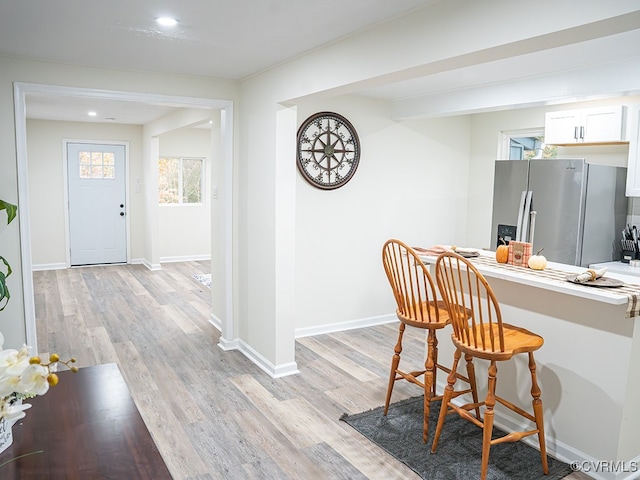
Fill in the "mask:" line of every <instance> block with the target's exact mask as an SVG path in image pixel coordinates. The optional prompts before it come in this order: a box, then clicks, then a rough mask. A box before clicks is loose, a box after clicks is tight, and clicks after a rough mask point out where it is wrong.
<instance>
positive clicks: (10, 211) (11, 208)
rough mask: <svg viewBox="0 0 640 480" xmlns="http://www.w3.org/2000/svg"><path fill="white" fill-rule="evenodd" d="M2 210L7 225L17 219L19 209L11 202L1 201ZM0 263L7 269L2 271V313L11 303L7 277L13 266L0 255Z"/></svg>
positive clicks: (0, 293)
mask: <svg viewBox="0 0 640 480" xmlns="http://www.w3.org/2000/svg"><path fill="white" fill-rule="evenodd" d="M0 210H5V211H6V212H7V225H9V224H10V223H11V221H12V220H13V219H14V218H16V213H17V211H18V207H17V206H16V205H13V204H11V203H9V202H5V201H4V200H0ZM0 262H2V264H3V265H4V267H5V269H6V270H5V271H0V312H1V311H2V310H4V309H5V307H6V306H7V303H9V299H10V298H11V295H10V294H9V289H8V288H7V277H8V276H9V275H11V266H10V265H9V262H7V259H6V258H4V257H3V256H2V255H0Z"/></svg>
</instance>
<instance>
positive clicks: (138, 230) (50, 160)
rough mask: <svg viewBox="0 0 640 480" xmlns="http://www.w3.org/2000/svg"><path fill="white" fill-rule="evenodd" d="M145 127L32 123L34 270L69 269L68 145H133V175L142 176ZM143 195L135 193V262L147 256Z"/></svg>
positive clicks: (131, 193) (132, 195) (132, 206)
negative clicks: (77, 142)
mask: <svg viewBox="0 0 640 480" xmlns="http://www.w3.org/2000/svg"><path fill="white" fill-rule="evenodd" d="M141 131H142V129H141V127H140V126H137V125H119V124H104V123H101V124H97V123H79V122H54V121H48V120H28V121H27V152H28V175H29V206H30V210H29V214H30V223H31V234H32V241H31V254H32V262H33V266H34V269H42V268H51V267H57V268H61V267H64V266H65V264H66V260H67V258H66V249H67V242H66V236H67V232H66V228H65V221H64V218H65V208H66V207H65V204H64V198H65V196H64V185H65V179H64V164H65V163H66V154H65V152H64V151H63V147H64V145H63V140H87V141H117V142H123V143H125V142H128V144H129V152H128V154H129V165H128V169H129V173H130V176H131V178H132V179H133V178H139V177H140V176H141V150H140V149H141V137H140V134H141ZM142 200H143V199H142V195H141V194H140V193H136V192H135V191H134V190H133V188H131V189H130V191H129V205H128V208H127V213H128V215H129V216H130V229H131V232H130V237H131V253H132V258H136V257H140V256H142V254H143V250H142V245H143V238H144V232H143V231H142V226H141V225H142V222H141V218H142V213H141V211H142V208H141V207H142Z"/></svg>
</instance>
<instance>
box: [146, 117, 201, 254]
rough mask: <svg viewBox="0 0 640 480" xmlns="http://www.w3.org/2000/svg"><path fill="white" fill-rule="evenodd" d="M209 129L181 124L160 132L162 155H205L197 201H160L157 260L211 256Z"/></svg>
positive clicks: (199, 156) (198, 156)
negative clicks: (163, 203) (202, 189)
mask: <svg viewBox="0 0 640 480" xmlns="http://www.w3.org/2000/svg"><path fill="white" fill-rule="evenodd" d="M211 135H212V132H211V129H208V128H206V129H205V128H181V129H179V130H174V131H172V132H169V133H165V134H163V135H160V156H161V157H196V158H204V159H205V173H204V178H205V187H204V191H203V195H204V196H203V203H202V204H200V205H161V206H160V209H159V213H158V217H159V218H158V222H159V232H158V249H159V255H160V261H161V262H162V261H180V260H191V259H203V258H210V257H211V174H210V172H211V152H212V146H211Z"/></svg>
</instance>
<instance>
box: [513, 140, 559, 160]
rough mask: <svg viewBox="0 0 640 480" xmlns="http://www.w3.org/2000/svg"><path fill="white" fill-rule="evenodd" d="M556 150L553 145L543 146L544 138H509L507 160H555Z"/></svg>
mask: <svg viewBox="0 0 640 480" xmlns="http://www.w3.org/2000/svg"><path fill="white" fill-rule="evenodd" d="M556 150H557V148H556V146H555V145H545V143H544V137H511V138H510V144H509V160H529V159H531V158H556V155H557V152H556Z"/></svg>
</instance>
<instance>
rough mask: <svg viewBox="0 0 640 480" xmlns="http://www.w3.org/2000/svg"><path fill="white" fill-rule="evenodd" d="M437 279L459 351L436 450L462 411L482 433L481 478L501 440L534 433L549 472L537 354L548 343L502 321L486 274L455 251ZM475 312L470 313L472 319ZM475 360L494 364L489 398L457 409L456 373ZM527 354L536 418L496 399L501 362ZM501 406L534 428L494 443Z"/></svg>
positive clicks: (439, 264) (439, 266)
mask: <svg viewBox="0 0 640 480" xmlns="http://www.w3.org/2000/svg"><path fill="white" fill-rule="evenodd" d="M435 268H436V281H437V283H438V288H439V290H440V293H441V295H442V299H443V301H444V302H445V303H446V305H447V308H448V311H449V317H450V318H451V323H452V326H453V334H452V335H451V339H452V341H453V344H454V346H455V347H456V351H455V354H454V360H453V367H452V369H451V373H450V375H449V377H448V379H447V386H446V387H445V391H444V395H443V399H442V406H441V407H440V415H439V417H438V425H437V426H436V432H435V435H434V439H433V444H432V447H431V451H432V452H435V451H436V448H437V446H438V439H439V437H440V433H441V432H442V428H443V426H444V422H445V417H446V414H447V413H452V412H457V413H458V414H459V415H460V416H461V417H462V418H464V419H466V420H469V421H471V422H472V423H474V424H476V425H477V426H479V427H480V428H482V429H483V439H482V464H481V465H482V467H481V472H480V478H481V480H484V479H485V478H486V476H487V470H488V465H489V451H490V448H491V446H492V445H495V444H497V443H501V442H515V441H519V440H520V439H522V438H523V437H526V436H529V435H535V434H537V435H538V442H539V445H540V456H541V459H542V470H543V472H544V474H545V475H546V474H548V473H549V468H548V464H547V453H546V446H545V438H544V419H543V416H542V400H541V399H540V393H541V392H540V388H539V387H538V382H537V380H536V363H535V360H534V358H533V352H534V351H535V350H538V349H539V348H540V347H541V346H542V344H543V343H544V340H543V338H542V337H540V336H539V335H536V334H535V333H532V332H530V331H528V330H525V329H524V328H520V327H517V326H513V325H509V324H507V323H503V322H502V314H501V312H500V305H499V303H498V300H497V299H496V296H495V294H494V292H493V289H492V288H491V286H490V285H489V283H488V282H487V281H486V279H485V278H484V276H483V275H482V274H481V273H480V272H479V271H478V270H477V269H476V267H475V266H474V265H473V264H472V263H471V262H470V261H469V260H467V259H465V258H463V257H461V256H460V255H458V254H456V253H453V252H445V253H443V254H441V255H440V256H439V257H438V259H437V260H436V267H435ZM469 312H471V315H469ZM463 353H464V354H465V356H467V355H470V356H471V357H473V358H482V359H485V360H488V361H489V362H490V365H489V371H488V377H489V380H488V386H487V395H486V398H485V399H484V401H482V402H481V403H476V402H477V401H476V400H474V403H471V404H466V405H456V404H454V403H453V399H454V398H456V397H458V396H459V395H461V394H462V393H463V392H459V391H456V390H455V389H454V386H455V383H456V376H455V373H456V369H457V367H458V362H459V360H460V357H461V355H462V354H463ZM519 353H527V354H528V356H529V370H530V372H531V396H532V397H533V400H532V405H533V415H531V414H530V413H529V412H527V411H525V410H523V409H521V408H520V407H518V406H516V405H514V404H513V403H511V402H509V401H507V400H505V399H504V398H502V397H500V396H498V395H496V379H497V372H498V370H497V366H496V363H497V362H500V361H507V360H510V359H511V358H512V357H513V356H514V355H516V354H519ZM496 402H497V403H499V404H501V405H503V406H505V407H507V408H508V409H510V410H512V411H513V412H515V413H517V414H519V415H521V416H522V417H524V418H526V419H527V420H529V421H531V422H532V423H534V424H535V428H532V429H531V430H527V431H522V432H512V433H509V434H507V435H504V436H501V437H499V438H496V439H493V440H492V438H491V437H492V432H493V421H494V415H495V412H494V407H495V405H496ZM478 407H484V418H483V420H482V421H481V420H479V417H476V418H474V417H473V416H472V415H471V414H470V413H469V411H470V410H474V409H477V408H478Z"/></svg>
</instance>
